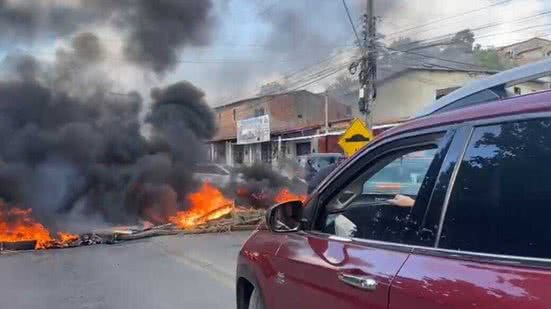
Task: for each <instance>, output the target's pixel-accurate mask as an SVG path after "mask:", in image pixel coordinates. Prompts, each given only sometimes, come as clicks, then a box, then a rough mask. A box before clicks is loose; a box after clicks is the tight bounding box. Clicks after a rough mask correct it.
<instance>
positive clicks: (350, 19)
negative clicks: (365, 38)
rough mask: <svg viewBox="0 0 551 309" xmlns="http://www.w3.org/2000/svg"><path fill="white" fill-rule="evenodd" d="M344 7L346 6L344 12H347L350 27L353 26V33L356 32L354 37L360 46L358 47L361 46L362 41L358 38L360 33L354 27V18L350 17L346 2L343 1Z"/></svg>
mask: <svg viewBox="0 0 551 309" xmlns="http://www.w3.org/2000/svg"><path fill="white" fill-rule="evenodd" d="M342 5H343V6H344V10H345V11H346V16H348V21H349V22H350V26H352V31H353V32H354V36H355V37H356V43H357V44H358V46H360V42H361V40H360V37H359V36H358V31H356V26H355V25H354V21H353V20H352V16H350V10H349V9H348V5H347V4H346V0H342Z"/></svg>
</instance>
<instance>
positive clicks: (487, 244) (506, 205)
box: [389, 115, 551, 309]
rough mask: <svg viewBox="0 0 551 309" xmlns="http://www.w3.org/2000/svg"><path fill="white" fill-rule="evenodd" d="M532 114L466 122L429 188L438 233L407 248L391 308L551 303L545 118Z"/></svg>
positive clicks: (550, 146)
mask: <svg viewBox="0 0 551 309" xmlns="http://www.w3.org/2000/svg"><path fill="white" fill-rule="evenodd" d="M530 117H532V119H528V118H527V115H523V116H522V118H520V117H519V118H517V119H515V118H511V119H507V120H501V121H500V122H497V123H496V122H495V120H494V121H486V122H484V123H477V124H475V125H474V126H473V127H469V128H468V129H469V130H471V133H470V137H469V138H468V140H467V141H466V142H465V146H464V147H463V149H464V150H463V151H462V153H461V155H460V157H459V160H456V162H457V164H455V165H454V166H453V168H448V169H446V170H445V171H444V169H443V171H444V173H442V175H451V177H449V176H446V177H443V178H446V179H448V182H447V183H446V182H444V183H443V184H442V185H441V186H439V185H438V184H437V185H436V189H435V190H434V194H433V195H434V196H439V198H437V200H438V201H436V200H435V202H437V203H440V204H439V205H436V204H435V205H431V206H430V208H431V212H432V214H431V215H430V216H431V217H439V218H440V220H439V221H440V228H439V232H438V237H437V241H436V242H435V245H434V247H433V248H415V249H414V250H413V253H412V254H411V256H410V257H409V258H408V259H407V261H406V262H405V263H404V265H403V267H402V268H401V270H400V272H399V274H398V275H397V276H396V278H395V280H394V282H393V284H392V288H391V291H390V306H389V308H391V309H393V308H412V307H415V308H435V309H436V308H551V294H550V293H549V291H550V289H549V287H550V286H551V246H550V244H551V224H550V219H551V190H550V187H551V183H550V182H551V181H550V179H551V165H550V164H549V158H551V118H541V116H538V115H532V116H530ZM533 117H537V118H533ZM450 171H451V172H450Z"/></svg>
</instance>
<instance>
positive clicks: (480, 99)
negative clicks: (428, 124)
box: [436, 89, 499, 113]
mask: <svg viewBox="0 0 551 309" xmlns="http://www.w3.org/2000/svg"><path fill="white" fill-rule="evenodd" d="M498 99H499V96H498V95H497V94H495V93H494V92H492V91H491V90H488V89H486V90H482V91H480V92H477V93H473V94H471V95H470V96H468V97H465V98H462V99H459V100H457V101H455V102H453V103H451V104H448V105H446V106H444V107H442V108H441V109H439V110H438V111H436V113H443V112H447V111H451V110H454V109H458V108H463V107H467V106H471V105H475V104H479V103H484V102H489V101H495V100H498Z"/></svg>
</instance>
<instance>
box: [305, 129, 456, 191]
mask: <svg viewBox="0 0 551 309" xmlns="http://www.w3.org/2000/svg"><path fill="white" fill-rule="evenodd" d="M462 126H464V124H463V123H452V124H445V125H441V126H435V127H431V128H426V129H423V130H418V131H407V132H402V133H398V134H397V135H394V136H390V137H388V138H385V139H382V140H377V141H374V142H373V143H372V144H371V143H370V144H368V145H367V146H366V147H365V148H364V149H362V150H360V152H361V153H359V154H357V155H354V156H353V157H351V158H350V160H346V161H345V162H344V163H343V165H342V166H339V167H338V168H336V169H335V170H334V171H333V172H331V173H330V174H329V175H328V176H327V177H326V178H325V179H324V181H322V182H321V184H320V185H319V186H318V189H317V190H316V191H318V192H320V193H321V192H323V191H324V190H325V189H327V187H328V185H329V184H330V181H329V180H330V179H333V178H336V177H339V176H340V175H341V174H342V173H343V171H345V170H346V169H347V168H348V167H349V166H351V165H353V164H355V163H356V162H358V161H359V160H361V159H362V158H363V157H364V156H365V155H366V154H367V153H369V152H370V151H373V149H375V148H379V147H381V146H384V145H386V144H388V143H393V142H395V141H397V140H400V139H405V138H414V137H417V136H422V135H429V134H437V133H442V134H443V135H445V134H446V132H448V131H450V130H453V129H456V128H458V127H462Z"/></svg>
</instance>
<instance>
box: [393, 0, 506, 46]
mask: <svg viewBox="0 0 551 309" xmlns="http://www.w3.org/2000/svg"><path fill="white" fill-rule="evenodd" d="M511 1H512V0H503V1H500V2H496V3H492V4H490V5H487V6H485V7H481V8H478V9H474V10H469V11H466V12H462V13H459V14H456V15H452V16H446V17H442V18H437V19H433V20H431V21H428V22H426V23H424V24H421V25H416V26H410V27H408V28H405V29H402V30H398V31H395V32H392V33H390V34H388V35H387V37H390V36H394V35H397V34H401V33H404V32H409V31H411V30H415V29H419V28H424V27H426V26H429V25H432V24H435V23H439V22H442V21H445V20H449V19H453V18H457V17H461V16H465V15H468V14H472V13H476V12H480V11H483V10H485V9H488V8H491V7H494V6H498V5H502V4H505V3H507V2H511Z"/></svg>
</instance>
